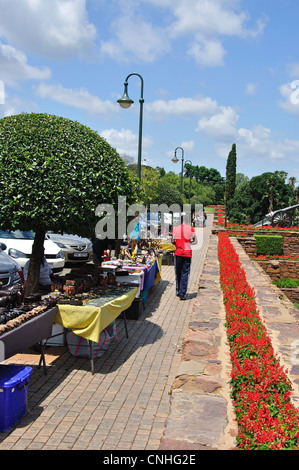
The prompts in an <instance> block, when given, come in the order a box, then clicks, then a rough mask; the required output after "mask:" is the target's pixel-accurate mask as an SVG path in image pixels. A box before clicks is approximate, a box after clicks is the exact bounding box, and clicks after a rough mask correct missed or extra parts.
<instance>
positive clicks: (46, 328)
mask: <svg viewBox="0 0 299 470" xmlns="http://www.w3.org/2000/svg"><path fill="white" fill-rule="evenodd" d="M57 311H58V309H57V307H53V308H49V309H48V310H46V311H44V312H43V313H40V314H38V315H37V316H35V317H33V318H31V319H29V320H28V321H26V322H24V323H22V324H21V325H19V326H17V327H16V328H13V329H12V330H10V331H7V332H5V333H3V334H2V335H1V336H0V345H1V348H0V361H3V360H5V359H8V358H9V357H11V356H14V355H15V354H17V353H20V352H22V351H24V350H25V349H27V348H29V347H31V346H33V345H34V344H37V343H39V344H40V347H41V358H40V362H39V367H40V366H41V363H42V362H43V366H44V372H45V374H46V362H45V356H44V347H43V340H46V339H47V338H49V337H50V336H51V333H52V327H53V320H54V317H55V315H56V313H57Z"/></svg>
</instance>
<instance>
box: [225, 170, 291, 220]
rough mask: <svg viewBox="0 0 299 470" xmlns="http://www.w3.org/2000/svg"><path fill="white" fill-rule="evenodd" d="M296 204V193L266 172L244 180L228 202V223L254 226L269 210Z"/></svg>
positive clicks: (286, 184)
mask: <svg viewBox="0 0 299 470" xmlns="http://www.w3.org/2000/svg"><path fill="white" fill-rule="evenodd" d="M295 204H296V191H295V190H294V189H293V188H292V187H291V185H290V184H288V183H285V181H284V180H283V179H282V178H281V177H280V176H279V175H278V174H277V173H276V172H274V173H271V172H266V173H263V174H262V175H258V176H254V177H253V178H251V179H250V180H249V181H246V180H244V181H243V182H242V183H240V184H239V185H238V186H237V188H236V191H235V195H234V197H233V198H232V199H231V200H230V201H228V213H229V221H230V222H236V223H252V224H255V223H257V222H259V221H260V220H262V219H263V218H264V217H265V215H266V214H268V213H269V211H270V210H273V211H275V210H278V209H283V208H286V207H289V206H292V205H295Z"/></svg>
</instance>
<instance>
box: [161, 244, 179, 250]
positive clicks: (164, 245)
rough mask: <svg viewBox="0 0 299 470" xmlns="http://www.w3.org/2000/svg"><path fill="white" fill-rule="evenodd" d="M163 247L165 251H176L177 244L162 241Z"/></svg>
mask: <svg viewBox="0 0 299 470" xmlns="http://www.w3.org/2000/svg"><path fill="white" fill-rule="evenodd" d="M161 248H162V250H164V251H175V250H176V246H175V245H174V244H173V243H170V242H161Z"/></svg>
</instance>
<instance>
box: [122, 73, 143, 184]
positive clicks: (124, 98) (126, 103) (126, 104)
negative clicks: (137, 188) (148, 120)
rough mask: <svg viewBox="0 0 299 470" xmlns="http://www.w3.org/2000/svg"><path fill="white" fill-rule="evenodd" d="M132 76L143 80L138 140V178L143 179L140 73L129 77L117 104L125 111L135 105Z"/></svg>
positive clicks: (141, 99)
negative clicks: (129, 80) (132, 92)
mask: <svg viewBox="0 0 299 470" xmlns="http://www.w3.org/2000/svg"><path fill="white" fill-rule="evenodd" d="M132 75H137V77H139V78H140V80H141V96H140V100H139V103H140V112H139V138H138V160H137V176H138V178H141V152H142V114H143V103H144V99H143V78H142V76H141V75H139V73H131V74H130V75H128V76H127V78H126V80H125V83H124V87H125V89H124V94H123V96H122V97H121V98H120V99H119V100H117V102H118V103H119V104H120V106H121V107H122V108H124V109H126V108H129V107H130V106H131V104H133V103H134V101H133V100H131V98H130V97H129V95H128V79H129V78H130V77H131V76H132Z"/></svg>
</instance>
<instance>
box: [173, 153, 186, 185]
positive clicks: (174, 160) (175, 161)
mask: <svg viewBox="0 0 299 470" xmlns="http://www.w3.org/2000/svg"><path fill="white" fill-rule="evenodd" d="M178 149H180V150H181V151H182V172H181V193H183V171H184V149H183V148H182V147H177V148H176V149H175V151H174V157H173V158H172V162H173V163H177V162H178V161H179V159H178V157H177V155H176V152H177V150H178Z"/></svg>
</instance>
